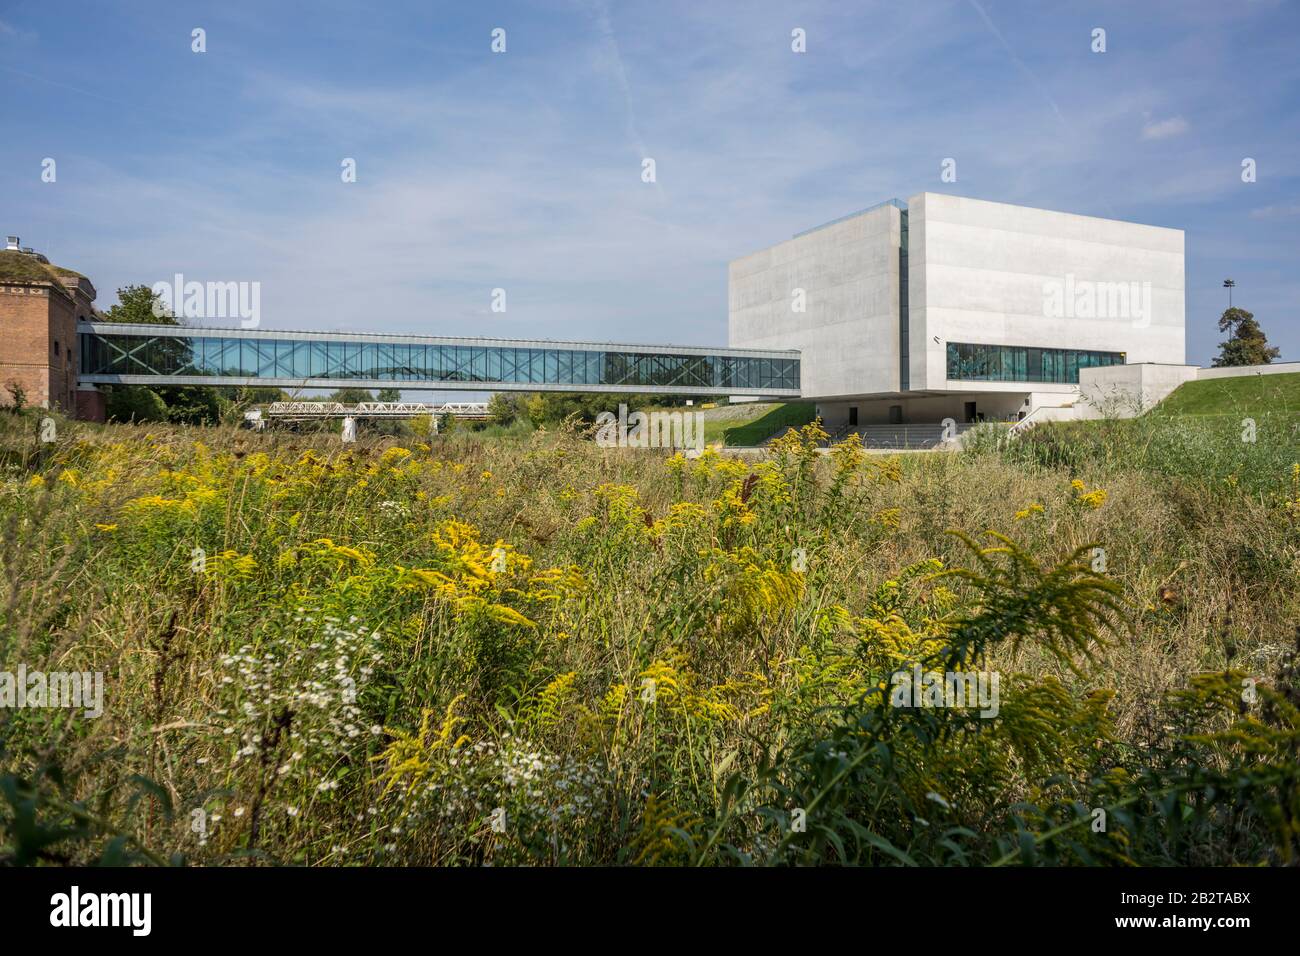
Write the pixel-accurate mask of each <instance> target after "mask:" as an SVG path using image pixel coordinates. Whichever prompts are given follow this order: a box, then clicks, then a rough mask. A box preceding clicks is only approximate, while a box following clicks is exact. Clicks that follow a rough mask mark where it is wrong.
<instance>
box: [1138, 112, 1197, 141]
mask: <svg viewBox="0 0 1300 956" xmlns="http://www.w3.org/2000/svg"><path fill="white" fill-rule="evenodd" d="M1189 129H1191V126H1190V125H1189V124H1188V122H1187V120H1185V119H1183V118H1182V117H1181V116H1171V117H1169V118H1168V119H1162V120H1155V121H1152V120H1149V119H1148V120H1147V122H1146V123H1145V124H1144V125H1143V127H1142V138H1143V139H1169V138H1170V137H1171V136H1182V135H1183V134H1184V133H1186V132H1187V131H1188V130H1189Z"/></svg>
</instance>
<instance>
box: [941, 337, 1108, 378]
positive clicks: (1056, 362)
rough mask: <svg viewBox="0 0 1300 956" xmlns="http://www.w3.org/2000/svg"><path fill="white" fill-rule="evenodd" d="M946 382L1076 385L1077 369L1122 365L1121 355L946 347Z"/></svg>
mask: <svg viewBox="0 0 1300 956" xmlns="http://www.w3.org/2000/svg"><path fill="white" fill-rule="evenodd" d="M947 359H948V378H949V379H950V380H953V381H968V382H1058V383H1063V384H1070V385H1074V384H1078V381H1079V369H1081V368H1099V367H1103V366H1107V365H1123V364H1124V353H1123V352H1088V351H1084V350H1081V349H1041V348H1030V347H1027V346H1020V345H972V344H969V343H964V342H949V343H948V355H947Z"/></svg>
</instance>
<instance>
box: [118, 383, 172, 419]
mask: <svg viewBox="0 0 1300 956" xmlns="http://www.w3.org/2000/svg"><path fill="white" fill-rule="evenodd" d="M106 407H107V410H108V418H109V420H110V421H115V422H165V421H167V420H168V409H167V403H166V402H164V401H163V400H162V398H161V397H160V396H159V395H158V393H157V392H155V391H154V390H153V389H151V388H146V387H145V386H143V385H128V386H125V387H122V386H118V387H115V388H113V390H112V391H111V392H109V393H108V401H107V403H106Z"/></svg>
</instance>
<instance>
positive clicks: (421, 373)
mask: <svg viewBox="0 0 1300 956" xmlns="http://www.w3.org/2000/svg"><path fill="white" fill-rule="evenodd" d="M81 355H82V373H83V374H87V375H204V376H224V377H231V378H250V377H256V378H278V379H292V380H298V381H302V380H307V379H313V378H321V379H357V380H362V379H370V380H379V381H395V382H421V381H436V382H484V383H492V382H502V383H516V384H538V385H542V384H550V385H627V386H637V387H640V386H681V387H685V388H704V389H714V388H735V389H780V390H785V391H792V392H797V391H798V389H799V360H798V359H787V358H757V357H749V356H731V355H658V354H646V353H637V352H614V351H607V352H586V351H575V350H570V349H558V348H557V349H548V348H527V349H516V348H503V347H499V346H448V345H418V344H417V345H410V344H390V343H379V342H346V341H342V342H340V341H329V342H311V341H296V340H290V339H261V338H259V339H247V338H207V337H202V338H199V337H196V338H187V337H180V336H161V335H160V336H144V335H101V334H97V333H85V334H83V335H82V340H81Z"/></svg>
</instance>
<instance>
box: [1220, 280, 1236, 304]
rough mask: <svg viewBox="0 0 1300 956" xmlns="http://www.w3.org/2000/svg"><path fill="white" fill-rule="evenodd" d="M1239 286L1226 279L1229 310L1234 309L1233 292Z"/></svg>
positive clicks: (1224, 282) (1224, 281)
mask: <svg viewBox="0 0 1300 956" xmlns="http://www.w3.org/2000/svg"><path fill="white" fill-rule="evenodd" d="M1236 285H1237V283H1236V282H1234V281H1233V280H1232V279H1224V280H1223V287H1224V288H1225V289H1227V290H1228V308H1230V309H1231V308H1232V290H1233V288H1234V287H1235V286H1236Z"/></svg>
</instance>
